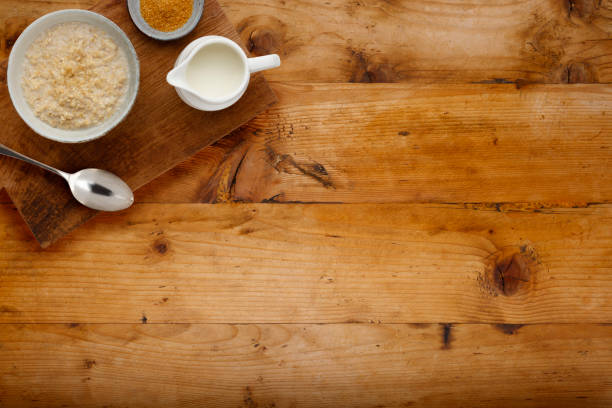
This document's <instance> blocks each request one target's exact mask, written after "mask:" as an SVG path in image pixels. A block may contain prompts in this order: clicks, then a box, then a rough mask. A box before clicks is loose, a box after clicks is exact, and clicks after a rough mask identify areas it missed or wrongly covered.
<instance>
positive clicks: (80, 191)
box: [0, 144, 134, 211]
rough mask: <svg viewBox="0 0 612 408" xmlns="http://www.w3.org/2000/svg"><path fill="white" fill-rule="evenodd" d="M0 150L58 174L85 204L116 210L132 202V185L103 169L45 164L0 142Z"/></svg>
mask: <svg viewBox="0 0 612 408" xmlns="http://www.w3.org/2000/svg"><path fill="white" fill-rule="evenodd" d="M0 154H3V155H5V156H9V157H13V158H15V159H19V160H23V161H24V162H27V163H30V164H34V165H36V166H38V167H42V168H43V169H45V170H48V171H50V172H51V173H55V174H57V175H58V176H62V177H63V178H64V179H65V180H66V181H67V182H68V185H69V186H70V191H72V195H73V196H74V198H76V199H77V201H78V202H80V203H81V204H83V205H84V206H86V207H89V208H93V209H94V210H100V211H120V210H124V209H126V208H128V207H129V206H131V205H132V203H133V202H134V193H132V189H131V188H130V186H128V185H127V184H126V183H125V182H124V181H123V180H121V179H120V178H119V177H117V176H115V175H114V174H113V173H110V172H108V171H105V170H100V169H85V170H81V171H79V172H76V173H74V174H70V173H65V172H63V171H61V170H58V169H55V168H53V167H51V166H47V165H46V164H44V163H41V162H39V161H36V160H34V159H31V158H29V157H27V156H24V155H23V154H21V153H17V152H16V151H14V150H11V149H9V148H8V147H6V146H4V145H3V144H0Z"/></svg>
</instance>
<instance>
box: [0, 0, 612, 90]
mask: <svg viewBox="0 0 612 408" xmlns="http://www.w3.org/2000/svg"><path fill="white" fill-rule="evenodd" d="M93 3H94V2H93V0H63V1H59V2H55V1H53V2H50V1H48V2H41V1H39V0H4V1H2V4H0V16H3V17H4V16H5V17H4V22H3V23H4V30H3V31H2V32H1V33H0V34H2V37H1V38H3V39H4V40H3V41H2V46H0V51H4V53H5V54H6V53H7V52H8V47H7V45H6V44H7V43H8V45H10V44H11V42H14V39H15V38H16V33H17V32H20V27H22V26H23V27H25V25H27V23H28V22H30V21H32V20H33V19H34V17H35V16H38V15H40V14H42V13H44V12H47V11H50V10H51V9H56V8H59V7H82V8H88V7H91V6H92V5H93ZM220 3H221V5H222V6H223V7H224V9H225V10H226V11H227V14H228V16H229V18H230V20H231V21H232V23H233V24H234V25H236V26H237V28H238V30H239V31H240V35H241V37H242V39H243V41H244V43H245V44H247V46H248V48H249V50H250V51H252V52H253V53H255V54H258V55H262V54H266V53H271V52H275V53H279V54H280V55H281V58H282V60H283V66H282V67H281V68H280V69H278V70H274V71H271V72H269V73H267V74H266V76H267V77H268V78H269V79H271V80H275V81H295V82H304V81H306V82H347V81H351V82H421V83H422V82H425V83H440V82H455V83H456V82H459V83H465V82H549V83H567V82H570V83H576V82H583V83H584V82H587V83H589V82H601V83H610V82H612V43H611V40H612V37H611V35H612V0H572V1H562V0H512V1H504V0H474V1H470V2H468V3H466V2H465V1H462V0H450V1H444V2H423V1H418V0H407V1H384V0H368V1H354V0H329V1H325V2H313V1H302V0H266V1H261V0H259V1H246V0H239V1H236V0H221V1H220ZM205 15H206V12H205ZM1 23H2V21H0V24H1ZM21 29H22V28H21Z"/></svg>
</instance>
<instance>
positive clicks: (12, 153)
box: [0, 143, 68, 180]
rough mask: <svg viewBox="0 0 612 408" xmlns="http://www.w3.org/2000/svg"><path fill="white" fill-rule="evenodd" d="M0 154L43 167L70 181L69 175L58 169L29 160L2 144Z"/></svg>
mask: <svg viewBox="0 0 612 408" xmlns="http://www.w3.org/2000/svg"><path fill="white" fill-rule="evenodd" d="M0 154H3V155H5V156H8V157H13V158H15V159H19V160H23V161H24V162H26V163H30V164H33V165H35V166H38V167H42V168H43V169H45V170H48V171H50V172H51V173H55V174H57V175H58V176H61V177H63V178H65V179H66V180H68V173H64V172H63V171H61V170H58V169H56V168H54V167H51V166H48V165H46V164H44V163H41V162H39V161H38V160H34V159H31V158H29V157H28V156H24V155H23V154H21V153H18V152H16V151H14V150H12V149H9V148H8V147H6V146H5V145H3V144H2V143H0Z"/></svg>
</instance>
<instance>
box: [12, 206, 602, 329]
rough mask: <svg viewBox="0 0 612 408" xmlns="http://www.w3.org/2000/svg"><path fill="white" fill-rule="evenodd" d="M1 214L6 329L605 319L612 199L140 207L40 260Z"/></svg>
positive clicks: (105, 218) (109, 218) (104, 220)
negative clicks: (559, 203)
mask: <svg viewBox="0 0 612 408" xmlns="http://www.w3.org/2000/svg"><path fill="white" fill-rule="evenodd" d="M0 208H2V211H0V271H1V272H0V299H1V301H0V323H1V322H15V323H20V322H47V323H71V322H96V323H119V322H122V323H136V322H139V321H141V320H144V321H147V322H149V323H227V322H234V323H278V322H283V323H339V322H365V323H367V322H383V323H413V322H417V323H438V322H494V323H575V322H584V323H601V322H607V323H612V257H611V256H610V255H611V254H612V235H611V231H610V223H611V222H612V206H611V205H594V206H589V207H587V208H556V209H545V208H537V207H535V208H534V207H532V208H529V207H524V208H522V209H519V208H513V209H512V208H503V207H500V208H499V209H498V208H496V207H486V206H481V205H467V204H466V205H380V204H379V205H295V204H294V205H270V204H253V205H247V204H239V205H227V204H226V205H202V204H186V205H179V204H173V205H157V204H155V205H153V204H149V205H147V204H141V205H136V206H135V207H134V208H132V209H131V210H129V211H127V212H124V213H122V214H121V215H102V214H101V215H99V216H98V217H97V218H96V219H95V220H93V221H92V222H91V223H88V224H86V225H85V226H83V227H82V228H80V229H79V230H78V231H75V232H73V233H72V234H71V235H70V237H69V238H68V239H66V240H65V241H60V242H58V243H57V244H56V245H54V246H53V247H52V248H50V249H49V250H40V249H38V247H37V244H36V243H35V242H34V240H33V239H31V238H29V234H28V233H27V231H25V229H24V228H23V227H22V226H21V225H20V222H19V219H18V216H17V214H16V212H15V210H12V209H11V207H10V206H6V205H5V206H2V207H0ZM110 254H112V255H110Z"/></svg>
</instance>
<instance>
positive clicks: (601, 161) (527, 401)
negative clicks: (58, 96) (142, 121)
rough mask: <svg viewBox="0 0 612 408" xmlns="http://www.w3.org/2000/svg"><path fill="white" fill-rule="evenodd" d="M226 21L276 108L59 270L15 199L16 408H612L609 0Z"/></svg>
mask: <svg viewBox="0 0 612 408" xmlns="http://www.w3.org/2000/svg"><path fill="white" fill-rule="evenodd" d="M95 1H96V0H54V1H39V0H2V1H1V2H0V30H2V31H1V32H0V34H1V40H2V41H1V42H0V55H1V56H2V57H3V58H5V57H7V56H8V53H9V52H10V46H11V44H12V43H13V42H14V41H15V39H16V37H17V36H18V34H19V32H20V31H21V30H23V28H25V26H26V25H27V24H28V23H29V22H31V21H32V20H33V19H35V18H36V17H37V16H39V15H41V14H43V13H46V12H48V11H51V10H54V9H59V8H67V7H82V8H89V7H91V6H93V5H94V4H95ZM221 4H222V6H223V7H224V9H225V11H226V13H227V14H228V16H229V18H230V19H231V20H232V22H233V23H234V24H235V25H236V26H237V28H238V31H239V32H240V34H241V36H242V38H243V40H244V41H245V42H246V43H247V44H248V46H249V49H250V50H251V52H253V53H255V54H265V53H268V52H277V53H279V54H280V55H281V57H282V59H283V66H282V67H281V68H280V69H278V70H275V71H270V72H269V73H267V74H266V77H267V78H268V79H269V80H270V81H271V85H272V87H273V89H274V91H275V92H276V93H277V95H278V97H279V103H278V104H277V105H276V106H275V107H273V108H272V109H271V110H269V111H268V112H267V113H265V114H263V115H261V116H259V117H258V118H257V119H255V120H253V121H252V122H250V123H249V124H248V125H247V126H244V127H243V128H241V129H240V130H238V131H236V132H234V133H233V134H231V135H229V136H228V137H226V138H225V139H223V140H221V141H220V142H218V143H217V144H215V145H213V146H211V147H210V148H207V149H205V150H204V151H202V152H201V153H199V154H198V155H196V156H195V157H193V158H192V159H190V160H189V161H187V162H185V163H183V164H181V165H180V166H178V167H177V168H175V169H173V170H171V171H170V172H168V173H166V174H165V175H163V176H162V177H161V178H159V179H158V180H155V181H154V182H152V183H150V184H149V185H147V186H145V187H144V188H143V189H141V190H139V191H138V193H137V200H138V204H136V205H135V206H134V207H133V208H131V209H130V210H128V211H125V212H123V213H121V214H118V215H117V214H114V215H100V216H98V217H97V218H95V219H94V220H93V221H91V222H89V223H88V224H86V225H85V226H84V227H82V228H81V229H79V230H77V231H75V232H73V233H72V234H71V235H69V236H68V237H67V238H65V239H63V240H61V241H59V242H58V243H57V244H55V245H53V246H51V247H50V248H48V249H47V250H41V249H40V248H39V247H38V244H37V243H36V242H35V240H34V238H32V236H31V235H30V233H29V232H28V230H27V227H26V226H25V225H24V224H23V222H22V221H21V220H20V218H19V215H18V214H17V211H16V209H15V208H14V207H13V205H12V204H11V203H10V202H9V201H8V198H7V197H6V196H5V195H4V196H0V197H1V198H0V201H1V202H2V204H1V205H0V407H3V408H5V407H23V406H31V407H72V406H78V407H103V406H108V407H111V406H112V407H124V406H129V407H134V406H141V407H170V406H179V407H187V406H217V407H237V406H243V407H248V408H255V407H258V408H264V407H278V408H280V407H360V408H361V407H413V406H414V407H450V406H464V407H518V406H520V407H551V406H554V407H609V406H612V172H611V169H612V120H611V118H610V116H611V115H612V88H611V87H610V83H612V0H510V1H508V0H504V1H502V0H472V1H470V2H466V1H462V0H448V1H445V2H437V1H416V0H397V1H396V0H393V1H389V0H386V1H383V0H329V1H325V2H317V1H299V0H266V1H262V0H255V1H250V0H249V1H246V0H237V1H232V0H221ZM0 176H1V175H0ZM213 203H215V204H214V205H213ZM276 203H281V204H276Z"/></svg>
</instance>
